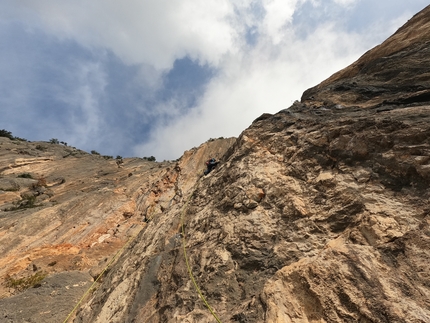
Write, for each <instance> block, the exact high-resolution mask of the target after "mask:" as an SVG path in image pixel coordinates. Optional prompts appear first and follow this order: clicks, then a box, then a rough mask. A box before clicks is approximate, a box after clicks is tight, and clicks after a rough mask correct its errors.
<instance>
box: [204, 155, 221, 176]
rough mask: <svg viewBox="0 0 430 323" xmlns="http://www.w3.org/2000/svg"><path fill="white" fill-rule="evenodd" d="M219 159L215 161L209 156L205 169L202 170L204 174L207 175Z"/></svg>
mask: <svg viewBox="0 0 430 323" xmlns="http://www.w3.org/2000/svg"><path fill="white" fill-rule="evenodd" d="M218 163H219V161H216V159H215V158H210V159H208V160H207V161H206V166H207V169H206V170H205V171H204V174H205V175H207V174H209V173H210V172H211V170H212V169H214V168H215V167H216V165H218Z"/></svg>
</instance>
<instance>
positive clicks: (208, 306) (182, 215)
mask: <svg viewBox="0 0 430 323" xmlns="http://www.w3.org/2000/svg"><path fill="white" fill-rule="evenodd" d="M196 190H197V189H194V190H193V192H192V193H191V194H190V196H189V197H188V199H187V201H186V202H185V205H184V207H183V209H182V212H181V229H182V242H183V249H184V258H185V263H186V264H187V269H188V273H189V275H190V278H191V280H192V282H193V284H194V287H195V288H196V290H197V293H198V294H199V296H200V298H201V299H202V301H203V303H204V304H205V306H206V307H207V309H208V310H209V311H210V312H211V314H212V316H213V317H214V318H215V320H216V321H217V322H218V323H221V320H220V319H219V318H218V316H217V315H216V314H215V312H214V310H213V309H212V307H210V305H209V303H208V302H207V300H206V298H205V297H204V296H203V294H202V292H201V290H200V288H199V286H198V285H197V282H196V280H195V278H194V275H193V272H192V270H191V267H190V264H189V262H188V257H187V247H186V240H185V228H184V215H185V211H186V210H187V207H188V203H189V201H190V200H191V197H192V196H193V194H194V192H195V191H196Z"/></svg>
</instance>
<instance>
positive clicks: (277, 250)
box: [0, 7, 430, 323]
mask: <svg viewBox="0 0 430 323" xmlns="http://www.w3.org/2000/svg"><path fill="white" fill-rule="evenodd" d="M429 15H430V7H428V8H426V9H425V10H423V11H422V12H421V13H419V14H418V15H416V16H415V17H414V18H412V19H411V20H410V21H409V22H408V23H407V24H406V25H405V26H404V27H402V28H401V29H399V31H398V32H397V33H396V34H395V35H394V36H393V37H391V38H390V39H388V40H387V41H386V42H384V43H383V44H381V45H380V46H378V47H377V48H375V49H373V50H371V51H369V52H368V53H366V54H365V55H364V56H363V57H362V58H360V59H359V60H358V61H357V62H356V63H354V64H352V65H351V66H350V67H347V68H346V69H344V70H343V71H341V72H339V73H337V74H335V75H333V76H332V77H330V78H329V79H328V80H326V81H324V82H323V83H321V84H320V85H318V86H317V87H315V88H312V89H309V90H308V91H306V92H305V93H304V94H303V97H302V102H296V103H295V104H294V105H293V106H292V107H290V108H289V109H286V110H282V111H280V112H279V113H277V114H275V115H270V114H263V115H262V116H261V117H259V118H257V119H256V120H255V121H254V122H253V124H252V125H251V126H250V127H249V128H248V129H246V130H245V131H244V132H243V133H242V134H241V136H240V137H239V138H238V139H237V140H233V139H232V140H220V141H218V140H216V141H210V142H208V143H205V144H204V145H202V146H201V147H199V148H198V149H197V148H195V149H192V150H190V151H189V152H186V153H185V154H184V156H183V157H182V158H181V160H180V161H179V162H178V163H165V164H155V163H148V162H143V161H142V160H139V159H129V160H126V161H125V163H124V166H123V168H118V167H117V166H116V165H115V164H114V163H113V162H112V165H110V164H109V162H107V161H104V160H101V159H100V158H99V157H96V156H83V157H82V158H81V159H83V158H87V157H88V158H90V157H91V158H92V159H91V162H90V163H89V164H90V165H92V166H91V167H92V168H91V167H89V166H87V168H88V170H87V171H86V172H87V173H85V174H81V175H79V176H82V178H81V177H76V179H75V180H73V181H72V182H73V183H70V184H69V185H71V186H69V187H68V189H66V187H65V185H66V184H68V183H69V182H71V181H70V180H68V179H67V178H68V176H64V173H66V174H72V173H73V172H76V173H79V174H80V172H78V170H79V167H81V166H80V164H76V163H77V160H78V158H77V157H78V156H75V157H73V158H74V162H73V163H71V164H70V165H69V166H67V167H65V165H68V164H67V163H66V162H65V160H67V159H68V158H70V157H66V158H61V159H59V158H58V157H56V156H57V154H60V155H61V152H56V153H55V154H52V153H50V154H45V155H42V154H35V155H32V156H31V157H30V156H29V157H28V158H25V159H21V158H23V157H18V155H16V156H15V155H13V156H12V155H10V151H9V153H7V154H4V157H2V158H3V159H2V165H3V164H8V165H9V166H7V167H6V166H5V167H4V168H3V170H2V178H1V181H0V186H1V187H3V190H4V193H2V194H1V195H0V199H2V201H3V203H5V204H4V205H5V207H6V206H10V205H13V204H11V203H10V201H12V200H13V199H14V198H15V199H16V198H20V196H21V199H23V198H22V196H26V195H25V194H26V192H25V190H24V189H22V187H25V185H31V183H34V182H35V181H31V180H29V179H19V181H18V179H17V178H16V175H17V174H20V173H23V172H25V171H32V172H34V173H37V174H38V175H39V176H41V175H44V176H45V178H46V181H47V183H48V189H49V190H51V192H50V191H43V192H38V193H37V194H36V193H34V192H33V193H34V194H36V195H37V198H39V196H43V195H46V196H47V197H46V198H45V197H44V198H43V199H42V198H39V199H40V200H41V201H40V203H42V202H43V203H42V204H43V205H44V206H43V207H38V208H40V210H39V209H36V210H32V211H30V210H28V209H23V210H17V211H13V213H11V212H10V211H9V212H2V213H0V220H1V221H2V222H1V230H2V231H1V233H0V239H2V240H1V241H0V242H1V247H2V248H3V249H2V253H3V254H5V255H6V256H5V257H4V258H2V260H1V261H2V264H4V266H5V268H6V269H4V270H3V272H2V273H4V274H10V275H19V274H23V272H24V271H25V270H28V271H31V270H32V271H33V272H34V270H35V267H34V266H33V265H35V266H36V272H37V270H38V268H39V267H40V268H43V269H44V270H46V268H48V267H50V266H49V263H48V264H47V265H46V266H45V267H44V265H43V264H44V262H43V261H45V263H47V262H48V259H49V261H53V259H51V258H49V257H51V255H52V254H51V253H52V251H51V250H53V248H48V250H50V252H51V253H47V254H45V253H44V252H45V249H44V248H46V247H45V246H46V245H47V244H52V245H54V246H56V248H60V247H61V248H63V249H61V252H60V251H59V252H58V254H56V255H58V256H59V257H60V256H61V258H60V259H70V260H67V261H65V260H64V262H61V261H60V260H58V262H57V263H63V265H62V266H63V267H61V268H63V269H61V270H59V271H65V270H80V271H82V272H85V271H86V270H89V269H90V268H92V269H91V271H90V273H93V276H95V274H94V273H95V272H100V271H101V269H100V268H102V267H103V265H104V263H105V259H106V256H107V255H111V254H112V253H113V252H114V251H116V250H117V249H118V248H119V246H122V245H123V244H124V243H125V241H126V240H127V239H128V237H129V236H134V234H135V233H136V232H138V234H137V236H136V238H135V239H134V240H133V241H132V243H131V244H130V245H129V246H128V247H127V248H126V250H125V251H124V253H123V254H122V256H121V257H120V258H119V259H118V260H117V261H116V263H115V265H114V266H113V267H112V268H111V269H109V271H108V272H107V273H106V274H105V275H104V276H103V279H102V282H101V283H100V284H99V285H98V289H97V290H96V291H95V292H94V293H91V296H90V297H89V298H88V300H87V301H86V303H85V304H84V305H83V306H81V307H80V309H79V310H78V312H77V314H76V317H74V318H73V322H75V323H78V322H79V323H89V322H91V323H94V322H98V323H104V322H110V323H115V322H118V323H119V322H121V323H123V322H147V323H151V322H152V323H155V322H188V323H198V322H215V321H216V320H215V318H214V317H213V316H212V314H211V313H210V311H209V310H208V309H207V308H206V307H205V305H204V304H203V302H202V300H201V299H200V297H199V295H198V293H197V292H196V290H195V288H194V286H193V283H192V280H191V278H190V276H189V273H188V268H187V265H186V261H185V258H184V249H183V247H182V245H183V243H184V242H185V246H186V252H187V255H188V260H189V264H190V270H191V272H192V273H193V275H194V277H195V281H196V283H197V284H198V286H199V287H200V289H201V291H202V294H203V295H204V296H205V297H206V298H207V301H208V303H209V304H210V306H211V307H212V308H213V309H214V312H215V313H216V315H217V316H218V317H219V318H220V321H221V322H240V323H251V322H266V323H274V322H276V323H280V322H301V323H306V322H320V323H322V322H327V323H329V322H330V323H331V322H339V323H340V322H363V323H367V322H372V323H373V322H375V323H376V322H378V323H379V322H414V323H415V322H416V323H418V322H420V323H423V322H430V266H429V264H430V217H429V213H430V186H429V184H430V100H429V96H428V95H427V93H430V92H429V91H430V74H429V71H428V66H429V65H428V63H429V62H428V59H429V55H428V48H429V46H428V44H429V43H428V41H429V38H428V37H429V36H428V24H429V21H430V17H429ZM6 144H7V145H10V144H11V143H9V142H5V141H4V142H3V145H6ZM7 147H10V146H7ZM30 148H31V147H30ZM30 148H29V147H27V148H26V149H30ZM16 149H18V150H16V154H18V153H19V152H18V151H21V150H20V148H19V147H16ZM22 151H28V150H25V149H24V150H22ZM21 154H22V153H21ZM209 155H217V157H219V158H221V159H222V163H221V164H220V165H219V166H218V168H217V169H216V170H215V171H213V172H211V173H210V174H209V175H208V176H205V177H200V174H201V172H202V166H201V165H203V162H204V160H205V159H206V158H207V157H208V156H209ZM30 159H31V160H30ZM75 159H76V160H75ZM59 160H61V162H60V161H59ZM64 163H66V164H64ZM96 163H98V164H96ZM89 164H87V165H89ZM60 165H61V168H60ZM108 165H110V166H108ZM30 166H31V167H33V168H30ZM26 167H28V168H26ZM56 167H59V168H58V170H59V173H55V169H56ZM110 167H111V168H110ZM151 167H152V168H153V169H151ZM154 167H155V168H154ZM199 168H200V169H199ZM36 169H37V171H36ZM66 169H67V171H66ZM100 169H103V171H104V173H103V174H101V173H98V172H99V171H100ZM129 174H131V175H129ZM61 176H62V177H64V178H65V179H66V181H65V182H63V183H62V180H58V179H57V178H59V177H61ZM76 176H77V175H76ZM73 178H75V177H73ZM78 178H79V179H78ZM80 181H84V183H81V182H80ZM87 181H88V182H89V183H88V184H86V185H88V186H84V187H83V186H82V184H85V183H86V182H87ZM17 189H19V191H17ZM33 191H34V190H33ZM82 191H84V192H85V194H81V193H82ZM80 192H81V193H80ZM103 194H105V195H103ZM50 195H52V196H50ZM75 195H77V196H81V197H79V198H78V197H76V199H74V198H72V197H74V196H75ZM62 197H64V199H62ZM66 197H67V198H66ZM52 199H58V205H55V203H54V202H53V201H52ZM27 200H28V198H27ZM15 205H20V204H19V203H18V204H15ZM24 206H25V205H24ZM66 206H67V207H66ZM51 209H52V210H55V212H51V211H50V210H51ZM99 209H102V210H103V212H101V211H97V210H99ZM61 210H63V211H61ZM64 210H65V211H64ZM42 211H43V212H42ZM50 212H51V213H50ZM64 214H65V215H64ZM32 217H35V219H37V221H36V222H31V221H32V220H31V219H32ZM142 219H146V220H147V223H146V222H142ZM182 219H183V223H184V227H185V236H184V235H182V234H181V223H182ZM43 221H45V222H43ZM56 221H57V222H56ZM58 221H59V222H58ZM61 221H63V222H61ZM80 221H84V222H80ZM85 221H87V222H89V223H87V222H85ZM29 223H31V225H30V224H29ZM38 223H40V224H39V225H37V224H38ZM56 223H58V225H57V224H56ZM106 223H108V224H109V225H107V224H106ZM76 224H78V225H79V227H76V228H73V229H72V227H73V225H76ZM102 224H103V225H102ZM118 224H120V226H119V228H124V229H121V230H119V232H116V231H115V228H118V226H117V225H118ZM56 228H58V230H56ZM101 228H103V229H101ZM73 230H75V231H73ZM109 230H112V231H109ZM54 231H56V232H59V233H61V234H59V233H55V234H57V238H55V239H51V238H49V239H48V237H55V234H54ZM58 234H59V235H58ZM108 235H109V236H108ZM112 235H113V236H112ZM12 239H18V240H16V242H11V241H12ZM66 243H67V244H68V245H64V244H66ZM64 246H65V248H64ZM97 250H98V251H97ZM96 251H97V252H96ZM27 254H30V255H31V256H30V259H27V258H25V257H26V255H27ZM45 255H49V257H48V256H45ZM84 255H85V257H84ZM39 256H40V258H38V257H39ZM76 256H80V257H82V258H79V259H81V260H80V261H76V262H73V261H72V260H73V259H75V258H73V257H76ZM44 257H45V258H44ZM42 259H44V260H43V261H42ZM55 259H57V258H55ZM84 259H85V261H83V260H84ZM56 261H57V260H56ZM9 263H11V264H12V265H8V264H9ZM72 264H74V265H73V266H72ZM78 264H79V265H78ZM28 266H30V267H28ZM56 266H57V265H55V266H54V265H53V266H51V267H56ZM79 266H80V267H79ZM58 267H60V265H59V266H58ZM0 268H1V267H0ZM26 268H28V269H26ZM51 271H52V270H51ZM17 277H19V276H17ZM50 277H53V276H50ZM45 282H46V281H44V282H42V284H41V287H43V286H44V285H43V284H44V283H45ZM12 292H13V291H12ZM26 293H27V294H26ZM25 295H28V291H27V292H25V293H22V294H19V295H15V296H13V297H12V298H6V299H4V300H0V309H2V306H3V309H2V311H0V313H6V314H4V315H6V316H9V315H10V311H9V312H7V311H5V310H4V308H5V306H10V304H11V303H12V302H11V301H10V300H14V303H16V302H17V299H18V297H24V296H25ZM70 297H74V296H70ZM62 311H63V312H66V309H65V308H63V309H62ZM39 314H40V313H39ZM54 314H55V313H51V314H50V315H54ZM27 315H28V314H27ZM18 321H19V318H18ZM23 322H25V320H23Z"/></svg>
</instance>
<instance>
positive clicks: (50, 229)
mask: <svg viewBox="0 0 430 323" xmlns="http://www.w3.org/2000/svg"><path fill="white" fill-rule="evenodd" d="M234 141H235V138H229V139H217V140H210V141H208V142H206V143H204V144H202V145H201V146H200V147H198V148H193V149H191V150H189V151H186V152H185V153H184V155H183V156H182V157H181V158H180V159H179V160H178V161H175V162H161V163H156V162H152V161H148V160H145V159H142V158H126V159H124V160H123V161H120V160H119V159H118V160H115V159H113V158H109V157H108V156H100V155H98V154H88V153H86V152H84V151H81V150H79V149H76V148H74V147H67V146H64V145H60V144H52V143H47V142H26V141H20V140H10V139H9V138H5V137H0V168H1V169H0V171H1V173H0V322H61V321H62V320H64V319H65V318H66V317H67V314H68V313H67V312H68V311H70V310H72V308H73V306H74V303H76V302H77V300H78V299H79V298H80V297H81V296H82V295H83V293H84V292H85V290H86V289H88V287H89V286H90V285H91V282H92V280H93V279H94V278H95V277H97V276H98V275H99V274H100V273H101V271H102V270H103V269H104V268H105V266H106V264H107V263H108V262H109V261H110V259H111V257H112V255H114V254H115V253H116V252H117V251H118V250H119V249H120V248H122V247H123V246H124V244H125V243H126V242H127V241H128V240H129V239H130V237H133V236H134V235H135V234H137V233H138V232H139V231H140V230H143V229H144V228H145V227H146V226H147V225H148V223H150V222H151V221H153V220H154V221H155V220H156V219H157V217H158V216H159V215H160V214H162V213H163V212H164V211H165V210H166V209H168V208H169V207H170V206H171V205H175V204H176V203H178V202H177V201H178V200H179V199H181V196H182V194H188V191H189V190H190V187H192V186H193V185H194V184H195V182H196V181H197V180H198V179H199V178H200V177H201V176H202V175H203V169H204V168H205V160H206V159H207V158H208V156H215V157H220V156H222V155H223V154H224V153H225V151H226V150H227V149H228V148H229V147H230V146H231V144H232V143H233V142H234ZM179 175H180V177H179ZM45 276H46V278H45V280H44V281H43V282H39V280H40V279H42V278H44V277H45ZM34 285H35V286H36V287H38V288H36V289H34V288H32V289H29V290H26V291H25V292H24V293H22V292H23V291H24V290H25V289H27V288H28V287H31V286H34ZM11 296H12V297H11Z"/></svg>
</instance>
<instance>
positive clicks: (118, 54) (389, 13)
mask: <svg viewBox="0 0 430 323" xmlns="http://www.w3.org/2000/svg"><path fill="white" fill-rule="evenodd" d="M427 5H428V1H427V0H426V1H422V0H408V1H405V0H378V1H375V0H205V1H201V0H123V1H117V0H91V1H87V0H38V1H34V0H2V1H1V2H0V129H5V130H8V131H11V132H12V134H13V135H14V136H17V137H20V138H25V139H27V140H29V141H49V140H50V139H52V138H56V139H58V140H59V141H63V142H66V143H67V144H68V145H69V146H74V147H77V148H79V149H82V150H86V151H88V152H90V151H91V150H95V151H97V152H99V153H100V154H102V155H110V156H114V157H115V156H117V155H120V156H123V157H149V156H155V157H156V158H157V160H158V161H162V160H174V159H177V158H179V157H180V156H181V155H182V154H183V153H184V151H185V150H189V149H191V148H193V147H196V146H199V145H200V144H201V143H203V142H205V141H207V140H208V139H210V138H219V137H225V138H226V137H231V136H235V137H237V136H239V135H240V133H241V132H242V131H243V130H245V129H246V128H247V127H248V126H249V125H250V124H251V123H252V121H253V120H255V119H256V118H258V117H259V116H260V115H261V114H263V113H276V112H278V111H279V110H282V109H285V108H288V107H289V106H291V104H292V103H293V102H294V101H295V100H300V97H301V95H302V93H303V92H304V91H305V90H306V89H308V88H310V87H313V86H315V85H317V84H318V83H320V82H322V81H323V80H325V79H326V78H328V77H329V76H330V75H332V74H333V73H335V72H337V71H338V70H340V69H342V68H344V67H346V66H348V65H349V64H351V63H352V62H354V61H355V60H357V59H358V58H359V57H360V56H361V55H362V54H364V53H365V52H366V51H367V50H369V49H371V48H373V47H374V46H376V45H378V44H380V43H381V42H383V41H384V40H385V39H386V38H388V37H389V36H391V35H392V34H393V33H394V32H395V31H396V30H397V29H398V28H399V27H401V26H402V25H403V24H404V23H406V22H407V20H408V19H410V18H411V17H412V16H413V15H414V14H416V13H418V12H419V11H420V10H422V9H423V8H424V7H425V6H427Z"/></svg>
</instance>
